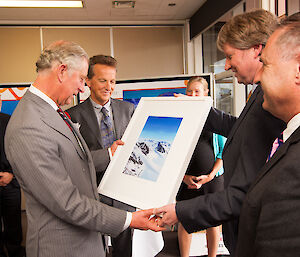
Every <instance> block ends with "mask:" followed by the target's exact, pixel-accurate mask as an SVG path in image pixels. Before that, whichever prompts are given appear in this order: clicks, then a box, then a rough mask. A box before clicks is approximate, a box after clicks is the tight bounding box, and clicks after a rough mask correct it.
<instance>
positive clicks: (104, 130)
mask: <svg viewBox="0 0 300 257" xmlns="http://www.w3.org/2000/svg"><path fill="white" fill-rule="evenodd" d="M101 112H102V114H103V115H102V119H101V122H100V133H101V139H102V143H103V147H104V148H108V147H110V146H111V145H112V143H113V142H114V141H115V137H114V131H113V126H112V121H111V119H110V117H109V115H108V111H107V109H106V108H105V107H102V109H101Z"/></svg>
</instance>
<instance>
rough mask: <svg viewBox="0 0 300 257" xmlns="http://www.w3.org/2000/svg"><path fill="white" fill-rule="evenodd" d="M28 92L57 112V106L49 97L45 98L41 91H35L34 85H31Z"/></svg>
mask: <svg viewBox="0 0 300 257" xmlns="http://www.w3.org/2000/svg"><path fill="white" fill-rule="evenodd" d="M29 91H30V92H31V93H33V94H35V95H37V96H38V97H40V98H42V99H43V100H44V101H45V102H47V103H48V104H50V105H51V106H52V107H53V109H54V110H55V111H57V109H58V106H57V104H56V103H55V102H54V101H53V100H52V99H51V98H50V97H49V96H47V95H46V94H45V93H43V92H42V91H41V90H39V89H37V88H36V87H35V86H34V85H32V84H31V86H30V87H29Z"/></svg>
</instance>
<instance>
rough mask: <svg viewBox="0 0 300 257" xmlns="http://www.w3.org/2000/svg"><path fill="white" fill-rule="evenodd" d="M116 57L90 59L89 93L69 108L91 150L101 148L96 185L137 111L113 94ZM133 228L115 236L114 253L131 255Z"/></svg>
mask: <svg viewBox="0 0 300 257" xmlns="http://www.w3.org/2000/svg"><path fill="white" fill-rule="evenodd" d="M116 73H117V61H116V60H115V59H114V58H113V57H111V56H105V55H96V56H93V57H91V58H90V60H89V69H88V75H87V80H86V84H87V85H88V87H89V88H90V90H91V95H90V97H89V98H88V99H87V100H85V101H84V102H83V103H81V104H79V105H77V106H75V107H72V108H71V109H69V110H68V113H69V114H70V116H71V119H72V121H73V122H75V123H79V124H80V128H79V130H80V133H81V135H82V136H83V138H84V140H85V142H86V143H87V145H88V147H89V149H90V150H98V149H102V151H104V153H103V157H104V158H103V160H102V162H103V165H102V166H101V168H100V169H96V175H97V185H99V183H100V181H101V179H102V177H103V174H104V172H105V170H106V168H107V165H108V163H109V161H110V157H109V152H111V154H114V152H115V150H116V148H117V146H118V145H119V144H122V142H121V141H120V139H121V137H122V136H123V134H124V132H125V129H126V127H127V125H128V123H129V121H130V119H131V116H132V114H133V112H134V105H133V104H131V103H129V102H125V101H120V100H117V99H113V98H111V94H112V92H113V91H114V89H115V85H116ZM100 201H101V202H103V203H106V204H108V205H110V206H114V207H116V208H119V209H122V210H126V211H135V208H133V207H132V206H129V205H127V204H124V203H121V202H119V201H117V200H113V199H112V198H109V197H106V196H104V195H100ZM131 239H132V231H131V229H127V230H125V231H123V232H122V233H121V234H120V235H119V236H117V237H115V238H112V247H113V250H112V254H113V256H114V257H117V256H124V257H127V256H128V257H131V255H132V240H131Z"/></svg>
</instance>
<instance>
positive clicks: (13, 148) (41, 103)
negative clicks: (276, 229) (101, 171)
mask: <svg viewBox="0 0 300 257" xmlns="http://www.w3.org/2000/svg"><path fill="white" fill-rule="evenodd" d="M36 68H37V78H36V80H35V81H34V83H33V84H32V85H31V86H30V88H29V89H28V90H27V92H26V93H25V95H24V96H23V97H22V99H21V101H20V102H19V103H18V105H17V107H16V109H15V111H14V113H13V115H12V117H11V118H10V121H9V123H8V125H7V129H6V134H5V153H6V156H7V159H8V160H9V163H10V164H11V166H12V169H13V171H14V174H15V176H16V177H17V179H18V181H19V183H20V185H21V187H22V189H23V191H24V194H25V197H26V213H27V223H28V229H27V237H26V239H27V241H26V253H27V256H30V257H39V256H43V257H57V256H59V257H68V256H72V257H82V256H89V257H104V256H105V252H104V245H103V243H102V237H101V234H100V233H102V234H110V235H114V236H117V235H118V234H119V233H121V232H122V231H123V230H124V229H126V228H128V227H129V226H130V227H133V228H140V229H149V228H151V229H153V230H157V231H160V230H161V228H158V227H157V225H156V224H155V220H154V219H151V220H149V217H150V215H152V213H153V210H148V211H139V212H133V213H130V212H126V211H123V210H119V209H116V208H113V207H110V206H108V205H106V204H103V203H100V202H99V201H98V199H99V197H98V192H97V185H96V173H95V167H96V168H98V164H99V165H100V164H101V158H102V155H101V151H97V150H96V151H93V152H90V151H89V148H88V146H87V144H86V143H85V141H84V139H83V138H82V136H81V134H80V132H79V130H78V128H77V126H76V125H75V124H74V123H73V122H72V121H71V120H70V119H69V118H68V117H67V116H66V115H65V113H64V112H63V111H62V110H61V108H60V107H59V106H63V105H66V104H70V103H71V101H72V99H73V97H74V95H77V94H78V92H83V91H84V84H85V79H86V75H87V71H88V56H87V54H86V52H85V51H84V50H83V49H82V48H81V47H80V46H79V45H77V44H75V43H73V42H68V41H57V42H54V43H52V44H51V45H49V46H48V47H46V48H45V49H44V50H43V52H42V53H41V55H40V57H39V59H38V61H37V62H36ZM99 232H100V233H99Z"/></svg>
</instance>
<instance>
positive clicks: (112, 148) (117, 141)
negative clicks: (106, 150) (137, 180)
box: [110, 140, 124, 156]
mask: <svg viewBox="0 0 300 257" xmlns="http://www.w3.org/2000/svg"><path fill="white" fill-rule="evenodd" d="M119 145H124V142H123V141H122V140H116V141H115V142H113V144H112V145H111V147H110V150H111V154H112V156H114V154H115V151H116V150H117V148H118V146H119Z"/></svg>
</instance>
